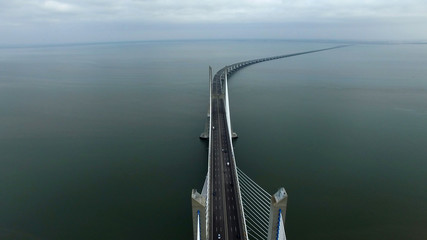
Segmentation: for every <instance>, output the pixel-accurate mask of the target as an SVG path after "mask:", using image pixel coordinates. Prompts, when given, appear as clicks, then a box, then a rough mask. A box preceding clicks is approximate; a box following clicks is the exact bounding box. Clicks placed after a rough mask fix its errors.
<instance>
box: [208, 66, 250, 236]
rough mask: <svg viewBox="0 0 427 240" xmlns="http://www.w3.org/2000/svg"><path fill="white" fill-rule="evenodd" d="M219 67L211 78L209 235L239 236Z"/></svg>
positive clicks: (238, 211)
mask: <svg viewBox="0 0 427 240" xmlns="http://www.w3.org/2000/svg"><path fill="white" fill-rule="evenodd" d="M222 74H223V72H222V71H219V72H218V73H217V74H216V75H215V77H214V78H213V80H212V99H211V101H212V113H211V114H212V115H211V119H212V126H211V127H212V131H211V134H212V140H211V143H210V147H211V166H210V167H211V176H210V178H211V183H212V185H211V188H210V193H209V194H211V195H210V201H211V203H210V204H209V207H210V212H211V213H212V214H210V218H211V219H210V221H209V222H210V227H209V229H211V230H210V231H209V232H210V234H209V235H210V236H209V239H219V238H220V239H243V237H242V236H244V234H243V231H244V229H243V228H244V227H243V222H242V217H241V216H242V214H241V212H240V207H239V206H240V205H239V204H240V199H239V196H238V193H237V191H236V188H235V186H236V184H235V180H236V179H237V177H236V176H235V173H236V171H235V169H234V167H235V166H236V165H235V164H234V159H233V156H232V153H231V147H232V145H231V142H230V138H229V133H228V127H227V126H228V125H227V118H226V111H225V104H224V101H225V95H224V93H223V91H222V86H223V85H222V84H221V75H222Z"/></svg>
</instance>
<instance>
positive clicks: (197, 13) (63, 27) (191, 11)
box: [0, 0, 427, 45]
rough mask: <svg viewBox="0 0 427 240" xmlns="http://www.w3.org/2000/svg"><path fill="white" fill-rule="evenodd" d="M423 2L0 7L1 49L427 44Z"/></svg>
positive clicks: (164, 0)
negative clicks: (204, 42) (268, 42)
mask: <svg viewBox="0 0 427 240" xmlns="http://www.w3.org/2000/svg"><path fill="white" fill-rule="evenodd" d="M426 12H427V2H426V1H424V0H407V1H396V0H373V1H360V0H339V1H338V0H323V1H314V0H300V1H296V0H288V1H285V0H236V1H228V0H227V1H226V0H217V1H208V0H201V1H191V0H183V1H171V0H123V1H113V0H102V1H100V0H84V1H83V0H76V1H50V0H49V1H43V0H35V1H25V0H14V1H9V0H1V1H0V35H1V36H2V38H1V39H0V44H3V45H14V44H33V43H37V44H38V43H41V44H44V43H73V42H98V41H136V40H163V39H166V40H167V39H241V38H252V39H259V38H269V39H340V40H364V41H371V40H374V41H376V40H380V41H425V40H426V39H427V32H426V31H425V29H427V14H426Z"/></svg>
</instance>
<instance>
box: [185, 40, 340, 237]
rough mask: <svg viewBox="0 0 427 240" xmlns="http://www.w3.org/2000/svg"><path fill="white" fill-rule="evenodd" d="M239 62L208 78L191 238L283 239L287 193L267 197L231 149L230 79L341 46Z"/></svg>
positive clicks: (281, 190) (193, 200)
mask: <svg viewBox="0 0 427 240" xmlns="http://www.w3.org/2000/svg"><path fill="white" fill-rule="evenodd" d="M339 47H343V46H337V47H332V48H324V49H319V50H312V51H306V52H300V53H293V54H287V55H280V56H274V57H268V58H260V59H254V60H249V61H244V62H239V63H235V64H232V65H230V66H226V67H224V68H222V69H220V70H219V71H218V72H217V73H216V74H215V76H214V77H213V78H212V68H211V67H209V92H210V94H209V95H210V101H209V111H208V114H207V121H206V125H205V130H204V132H203V133H202V134H201V135H200V138H202V139H208V140H209V149H208V173H207V175H206V179H205V183H204V185H203V189H202V191H201V193H199V192H197V190H196V189H193V190H192V194H191V198H192V212H193V214H192V215H193V235H194V240H206V239H209V240H213V239H230V240H231V239H245V240H247V239H251V240H252V239H259V240H267V239H268V240H285V239H286V234H285V228H284V224H285V216H286V205H287V198H288V195H287V193H286V191H285V189H284V188H280V189H279V190H278V191H277V192H276V193H275V194H273V195H270V194H269V193H268V192H266V191H265V190H264V189H262V188H261V187H260V186H259V185H258V184H256V183H255V182H254V181H253V180H251V179H250V178H249V177H248V176H247V175H246V174H244V173H243V171H241V170H240V169H239V168H238V167H237V165H236V160H235V155H234V149H233V140H232V139H233V138H237V134H236V133H234V132H233V130H232V128H231V121H230V105H229V99H228V83H227V82H228V78H229V77H230V76H231V75H232V74H233V73H235V72H236V71H238V70H240V69H242V68H244V67H247V66H250V65H252V64H256V63H260V62H265V61H270V60H275V59H280V58H286V57H293V56H297V55H302V54H308V53H314V52H320V51H326V50H331V49H335V48H339Z"/></svg>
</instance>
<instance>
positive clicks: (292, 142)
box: [0, 41, 427, 240]
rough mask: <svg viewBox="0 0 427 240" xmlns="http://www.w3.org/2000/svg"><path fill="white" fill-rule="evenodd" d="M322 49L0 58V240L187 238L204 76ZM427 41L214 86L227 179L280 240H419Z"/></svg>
mask: <svg viewBox="0 0 427 240" xmlns="http://www.w3.org/2000/svg"><path fill="white" fill-rule="evenodd" d="M330 46H334V44H327V43H304V42H286V41H194V42H191V41H182V42H141V43H115V44H99V45H96V44H94V45H80V46H60V47H59V46H57V47H38V48H2V49H0V239H37V240H39V239H49V240H50V239H191V238H192V229H191V227H192V222H191V221H192V220H191V205H190V193H191V189H192V188H198V189H199V190H200V189H201V187H202V185H203V181H204V177H205V174H206V170H207V166H206V164H207V149H206V147H207V145H206V143H204V142H202V141H200V140H199V139H198V136H199V134H200V132H201V131H202V130H203V126H204V118H205V115H206V111H207V107H208V97H209V93H208V72H207V69H208V66H209V65H211V66H213V68H214V69H216V70H218V69H219V68H220V67H222V66H224V65H226V64H231V63H234V62H238V61H242V60H247V59H252V58H259V57H267V56H272V55H279V54H287V53H295V52H299V51H307V50H313V49H318V48H325V47H330ZM425 66H427V45H353V46H351V47H347V48H341V49H335V50H331V51H325V52H319V53H313V54H308V55H302V56H297V57H293V58H285V59H282V60H276V61H272V62H265V63H261V64H257V65H253V66H251V67H248V68H245V69H244V70H242V71H240V72H238V73H236V74H235V75H234V76H233V77H232V78H231V80H230V82H229V87H230V104H231V119H232V124H233V128H234V130H235V131H236V132H237V133H238V134H239V136H240V138H239V139H238V140H237V141H236V142H235V151H236V157H237V162H238V165H239V167H240V168H241V169H242V170H243V171H245V172H246V173H247V174H248V175H249V176H251V177H252V178H253V179H254V180H255V181H257V182H258V183H259V184H260V185H261V186H263V187H264V188H265V189H266V190H267V191H269V192H270V193H274V192H275V191H276V190H277V188H279V187H280V186H284V187H285V188H286V190H287V191H288V194H289V201H288V215H287V219H286V229H287V235H288V238H289V239H314V238H316V239H372V240H374V239H417V240H418V239H420V240H421V239H423V240H424V239H427V228H426V226H427V189H426V186H427V177H426V176H427V161H426V159H427V147H426V146H427V78H426V76H427V68H426V67H425Z"/></svg>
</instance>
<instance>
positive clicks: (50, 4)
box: [42, 1, 76, 12]
mask: <svg viewBox="0 0 427 240" xmlns="http://www.w3.org/2000/svg"><path fill="white" fill-rule="evenodd" d="M42 7H44V8H46V9H48V10H51V11H55V12H71V11H73V10H75V9H76V7H75V6H73V5H71V4H68V3H63V2H57V1H46V2H44V3H43V5H42Z"/></svg>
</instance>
